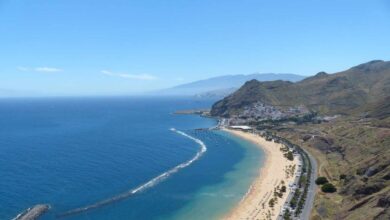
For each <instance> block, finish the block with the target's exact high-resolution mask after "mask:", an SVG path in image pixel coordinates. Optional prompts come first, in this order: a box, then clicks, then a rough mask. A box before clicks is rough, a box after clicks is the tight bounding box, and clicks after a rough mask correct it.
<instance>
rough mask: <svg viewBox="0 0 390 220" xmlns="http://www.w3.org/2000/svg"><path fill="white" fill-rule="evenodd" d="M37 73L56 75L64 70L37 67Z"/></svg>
mask: <svg viewBox="0 0 390 220" xmlns="http://www.w3.org/2000/svg"><path fill="white" fill-rule="evenodd" d="M34 71H36V72H44V73H55V72H61V71H62V69H59V68H53V67H37V68H35V69H34Z"/></svg>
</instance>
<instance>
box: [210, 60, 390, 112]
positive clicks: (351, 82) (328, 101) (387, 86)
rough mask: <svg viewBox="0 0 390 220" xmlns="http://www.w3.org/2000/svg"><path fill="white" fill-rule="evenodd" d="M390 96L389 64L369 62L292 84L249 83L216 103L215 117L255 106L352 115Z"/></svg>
mask: <svg viewBox="0 0 390 220" xmlns="http://www.w3.org/2000/svg"><path fill="white" fill-rule="evenodd" d="M389 94H390V62H384V61H371V62H368V63H365V64H361V65H358V66H355V67H352V68H350V69H348V70H346V71H343V72H340V73H336V74H327V73H325V72H320V73H318V74H316V75H315V76H312V77H309V78H306V79H304V80H302V81H299V82H296V83H292V82H287V81H270V82H259V81H257V80H251V81H248V82H246V83H245V85H244V86H242V87H241V88H240V89H239V90H237V91H236V92H235V93H233V94H232V95H230V96H228V97H226V98H224V99H223V100H221V101H219V102H217V103H216V104H215V105H214V106H213V108H212V111H211V114H213V115H215V116H231V115H235V114H238V113H239V112H240V111H243V109H244V107H248V106H250V105H252V104H254V103H256V102H261V103H264V104H268V105H272V106H277V107H280V108H285V107H293V106H300V105H303V106H305V107H307V108H308V109H309V110H311V111H315V112H319V113H322V114H341V115H346V114H351V113H353V112H358V111H359V110H360V111H361V110H364V108H368V107H370V106H371V105H375V103H380V102H381V101H382V100H384V99H385V98H386V97H387V96H388V95H389Z"/></svg>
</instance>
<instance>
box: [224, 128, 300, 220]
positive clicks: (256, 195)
mask: <svg viewBox="0 0 390 220" xmlns="http://www.w3.org/2000/svg"><path fill="white" fill-rule="evenodd" d="M222 130H223V131H226V132H228V133H230V134H232V135H235V136H237V137H239V138H242V139H245V140H247V141H250V142H252V143H254V144H255V145H256V146H257V147H259V148H260V149H262V150H263V151H264V153H265V160H264V163H263V165H262V166H261V167H260V168H259V170H258V174H257V176H256V177H255V179H254V180H253V182H252V183H251V185H250V187H249V189H248V191H247V193H246V194H245V196H244V197H243V198H242V199H241V200H240V202H239V203H238V204H237V205H235V206H234V207H233V208H232V209H231V210H230V211H229V212H228V213H227V215H225V216H223V217H222V219H226V220H235V219H277V218H278V216H279V213H280V212H281V210H282V208H283V206H284V204H285V202H286V200H287V198H288V195H289V194H290V192H291V189H290V187H289V184H290V183H292V182H293V181H294V179H295V175H296V170H297V159H296V158H294V160H293V161H289V160H287V158H285V157H284V155H283V152H282V151H281V150H280V148H281V147H282V146H283V145H282V144H279V143H275V142H269V141H266V140H265V138H263V137H260V136H258V135H256V134H252V133H247V132H243V131H238V130H232V129H226V128H224V129H222ZM294 165H295V168H292V167H293V166H294ZM282 186H285V189H286V190H285V192H284V193H283V194H282V195H281V196H275V192H277V193H280V192H281V191H280V189H281V188H282ZM270 200H273V201H274V204H273V207H271V206H270Z"/></svg>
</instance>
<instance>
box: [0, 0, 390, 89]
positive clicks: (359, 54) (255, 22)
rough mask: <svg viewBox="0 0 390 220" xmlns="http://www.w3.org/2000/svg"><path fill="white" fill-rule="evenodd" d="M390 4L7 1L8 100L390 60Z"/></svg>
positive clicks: (2, 23)
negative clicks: (220, 76) (11, 95)
mask: <svg viewBox="0 0 390 220" xmlns="http://www.w3.org/2000/svg"><path fill="white" fill-rule="evenodd" d="M389 36H390V3H389V1H386V0H369V1H368V0H327V1H323V0H306V1H299V0H294V1H287V0H284V1H279V0H273V1H271V0H267V1H265V0H264V1H261V0H253V1H250V0H248V1H247V0H241V1H237V0H235V1H229V0H223V1H213V0H188V1H184V0H160V1H158V0H155V1H149V0H142V1H141V0H140V1H130V0H127V1H125V0H122V1H119V0H107V1H103V0H100V1H99V0H56V1H52V0H45V1H44V0H34V1H28V0H24V1H21V0H8V1H4V0H0V42H1V43H0V51H1V53H0V94H1V93H3V94H18V95H123V94H131V93H137V92H140V91H145V90H154V89H160V88H164V87H170V86H173V85H176V84H181V83H184V82H190V81H194V80H198V79H204V78H209V77H212V76H218V75H225V74H249V73H253V72H264V73H266V72H274V73H296V74H302V75H312V74H315V73H317V72H319V71H327V72H337V71H340V70H344V69H346V68H349V67H351V66H353V65H356V64H359V63H362V62H366V61H369V60H373V59H383V60H390V40H389Z"/></svg>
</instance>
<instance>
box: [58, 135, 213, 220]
mask: <svg viewBox="0 0 390 220" xmlns="http://www.w3.org/2000/svg"><path fill="white" fill-rule="evenodd" d="M170 130H171V131H173V132H176V133H177V134H180V135H182V136H184V137H187V138H189V139H191V140H193V141H194V142H196V143H197V144H199V146H200V149H199V151H198V152H197V153H196V154H195V156H194V157H192V158H191V159H190V160H188V161H186V162H184V163H181V164H179V165H177V166H175V167H173V168H172V169H170V170H168V171H166V172H164V173H162V174H160V175H158V176H156V177H154V178H153V179H151V180H149V181H148V182H146V183H144V184H142V185H140V186H138V187H136V188H134V189H132V190H129V191H127V192H124V193H121V194H119V195H116V196H114V197H111V198H109V199H105V200H102V201H100V202H97V203H94V204H92V205H88V206H85V207H81V208H76V209H72V210H70V211H67V212H64V213H61V214H59V215H57V217H59V218H62V217H66V216H70V215H76V214H80V213H82V212H86V211H90V210H92V209H97V208H100V207H102V206H106V205H109V204H111V203H114V202H117V201H120V200H123V199H126V198H128V197H130V196H132V195H134V194H136V193H139V192H142V191H144V190H146V189H148V188H151V187H153V186H155V185H156V184H158V183H160V182H161V181H163V180H165V179H166V178H168V177H169V176H171V175H172V174H174V173H176V172H178V171H180V170H181V169H183V168H186V167H188V166H189V165H191V164H192V163H193V162H195V161H196V160H198V159H199V158H200V157H201V156H202V155H203V154H204V153H205V152H206V151H207V147H206V144H205V143H203V141H201V140H199V139H197V138H194V137H192V136H190V135H188V134H186V133H184V132H182V131H179V130H176V129H175V128H171V129H170Z"/></svg>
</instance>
